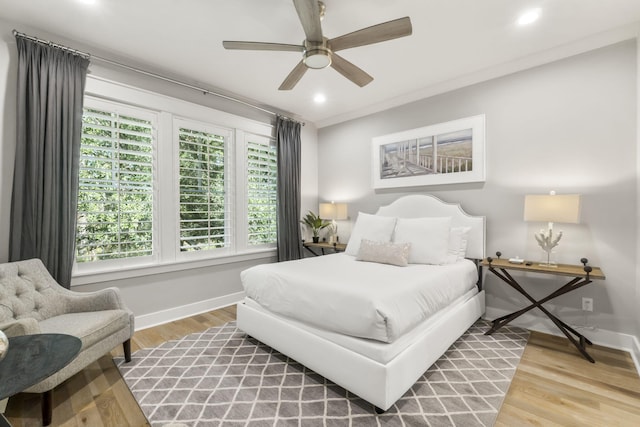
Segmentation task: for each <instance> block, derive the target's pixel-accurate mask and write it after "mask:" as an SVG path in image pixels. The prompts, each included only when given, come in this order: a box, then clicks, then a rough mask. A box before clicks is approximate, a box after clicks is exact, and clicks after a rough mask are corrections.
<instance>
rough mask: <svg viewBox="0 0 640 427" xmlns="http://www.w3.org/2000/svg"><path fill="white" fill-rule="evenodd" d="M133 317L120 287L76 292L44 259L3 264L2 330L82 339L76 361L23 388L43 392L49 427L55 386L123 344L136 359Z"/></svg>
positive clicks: (0, 281) (128, 355)
mask: <svg viewBox="0 0 640 427" xmlns="http://www.w3.org/2000/svg"><path fill="white" fill-rule="evenodd" d="M133 320H134V319H133V313H132V312H131V311H130V310H129V309H128V308H127V307H126V306H125V304H124V303H123V302H122V299H121V297H120V292H119V290H118V289H117V288H108V289H103V290H101V291H98V292H73V291H70V290H68V289H66V288H63V287H62V286H60V285H59V284H58V283H57V282H56V281H55V280H54V279H53V277H51V275H50V274H49V272H48V271H47V269H46V268H45V266H44V264H42V261H40V260H39V259H30V260H26V261H17V262H10V263H5V264H0V329H1V330H3V331H4V333H5V334H6V335H7V336H9V337H11V336H16V335H27V334H39V333H62V334H69V335H74V336H76V337H78V338H80V340H81V341H82V347H81V349H80V353H79V354H78V356H77V357H76V358H75V359H74V360H73V361H72V362H71V363H69V364H68V365H67V366H66V367H64V368H62V369H61V370H60V371H58V372H57V373H55V374H53V375H51V376H50V377H49V378H47V379H45V380H43V381H41V382H40V383H38V384H36V385H34V386H32V387H30V388H28V389H27V390H24V391H25V392H27V393H42V421H43V425H45V426H46V425H49V424H50V423H51V416H52V411H53V399H52V398H53V389H54V387H56V386H57V385H58V384H60V383H62V382H63V381H65V380H66V379H67V378H69V377H71V376H73V375H75V374H76V373H78V372H79V371H81V370H82V369H84V368H85V367H86V366H87V365H89V364H91V363H93V362H94V361H96V360H97V359H99V358H100V357H102V356H103V355H105V354H106V353H107V352H109V351H111V350H112V349H113V348H114V347H116V346H117V345H119V344H122V345H123V347H124V354H125V360H126V361H127V362H129V361H131V341H130V339H131V336H132V335H133V326H134V325H133ZM9 351H11V348H9Z"/></svg>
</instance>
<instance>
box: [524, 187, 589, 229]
mask: <svg viewBox="0 0 640 427" xmlns="http://www.w3.org/2000/svg"><path fill="white" fill-rule="evenodd" d="M524 220H525V221H532V222H559V223H569V224H578V223H579V222H580V195H579V194H560V195H548V194H535V195H527V196H525V198H524Z"/></svg>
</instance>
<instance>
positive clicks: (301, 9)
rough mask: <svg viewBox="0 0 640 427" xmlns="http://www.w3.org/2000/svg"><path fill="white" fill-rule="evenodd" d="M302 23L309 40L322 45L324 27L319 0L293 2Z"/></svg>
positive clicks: (295, 0) (297, 0)
mask: <svg viewBox="0 0 640 427" xmlns="http://www.w3.org/2000/svg"><path fill="white" fill-rule="evenodd" d="M293 4H294V5H295V7H296V12H298V17H299V18H300V23H302V28H303V29H304V33H305V35H306V36H307V40H309V41H312V42H317V43H322V40H323V38H322V27H321V26H320V4H319V3H318V1H317V0H293Z"/></svg>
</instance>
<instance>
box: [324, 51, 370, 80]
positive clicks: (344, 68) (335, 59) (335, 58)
mask: <svg viewBox="0 0 640 427" xmlns="http://www.w3.org/2000/svg"><path fill="white" fill-rule="evenodd" d="M331 67H333V69H334V70H336V71H337V72H339V73H340V74H342V75H343V76H345V77H346V78H348V79H349V80H351V81H352V82H354V83H355V84H357V85H358V86H360V87H362V86H366V85H368V84H369V83H371V81H372V80H373V77H371V76H370V75H369V74H367V73H365V72H364V71H363V70H362V69H360V68H358V67H356V66H355V65H353V64H352V63H351V62H349V61H347V60H346V59H344V58H343V57H341V56H339V55H336V54H335V53H334V54H333V55H331Z"/></svg>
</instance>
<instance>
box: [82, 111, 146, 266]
mask: <svg viewBox="0 0 640 427" xmlns="http://www.w3.org/2000/svg"><path fill="white" fill-rule="evenodd" d="M152 144H153V138H152V126H151V123H150V122H149V121H147V120H141V119H136V118H133V117H127V116H122V115H118V114H116V113H110V112H105V111H99V110H95V109H87V108H85V111H84V115H83V127H82V144H81V148H80V179H79V192H78V218H77V221H78V224H77V236H76V261H77V262H88V261H98V260H104V259H118V258H126V257H132V256H144V255H151V253H152V251H153V246H152V243H153V239H152V233H153V191H152V189H153V184H152V183H153V171H152V159H153V154H152V151H153V150H152Z"/></svg>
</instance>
